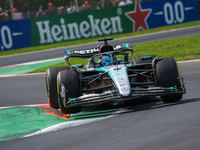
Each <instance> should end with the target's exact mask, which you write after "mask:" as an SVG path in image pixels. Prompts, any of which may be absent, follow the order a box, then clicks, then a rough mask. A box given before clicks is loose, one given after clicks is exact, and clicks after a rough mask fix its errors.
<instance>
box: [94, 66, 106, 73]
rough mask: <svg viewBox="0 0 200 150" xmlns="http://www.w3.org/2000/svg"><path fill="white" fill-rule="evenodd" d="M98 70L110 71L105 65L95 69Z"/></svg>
mask: <svg viewBox="0 0 200 150" xmlns="http://www.w3.org/2000/svg"><path fill="white" fill-rule="evenodd" d="M95 70H96V71H102V72H108V69H106V68H105V67H100V68H97V69H95Z"/></svg>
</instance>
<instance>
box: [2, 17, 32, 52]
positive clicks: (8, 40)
mask: <svg viewBox="0 0 200 150" xmlns="http://www.w3.org/2000/svg"><path fill="white" fill-rule="evenodd" d="M30 41H31V35H30V19H25V20H17V21H5V22H0V51H5V50H9V49H17V48H23V47H29V46H30V45H31V44H30Z"/></svg>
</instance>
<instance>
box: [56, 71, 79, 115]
mask: <svg viewBox="0 0 200 150" xmlns="http://www.w3.org/2000/svg"><path fill="white" fill-rule="evenodd" d="M57 82H58V83H57V89H58V103H59V108H60V110H61V112H62V113H64V114H72V113H78V112H80V111H81V106H78V107H69V108H66V107H65V106H64V103H63V95H64V97H65V99H66V101H68V99H69V98H76V97H78V96H79V79H78V73H77V71H74V70H64V71H60V72H59V73H58V76H57Z"/></svg>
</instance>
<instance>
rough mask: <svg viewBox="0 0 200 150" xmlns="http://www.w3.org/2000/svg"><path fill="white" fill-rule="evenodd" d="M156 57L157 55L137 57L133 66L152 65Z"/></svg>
mask: <svg viewBox="0 0 200 150" xmlns="http://www.w3.org/2000/svg"><path fill="white" fill-rule="evenodd" d="M155 57H156V56H155V55H146V56H139V57H135V58H133V60H132V63H133V64H142V63H151V62H152V60H153V59H154V58H155Z"/></svg>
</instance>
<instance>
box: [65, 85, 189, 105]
mask: <svg viewBox="0 0 200 150" xmlns="http://www.w3.org/2000/svg"><path fill="white" fill-rule="evenodd" d="M185 93H186V90H185V88H184V87H183V88H182V89H181V90H180V89H177V88H176V87H150V88H131V94H130V95H129V96H128V97H123V96H120V95H118V92H117V90H109V91H106V92H103V93H101V94H88V95H83V96H80V97H78V98H71V99H69V100H68V102H67V101H66V99H65V97H66V95H65V96H61V97H62V99H63V104H64V106H65V107H75V106H82V105H88V104H95V103H108V102H114V103H117V102H122V101H127V100H133V99H137V98H143V97H151V96H171V95H177V94H185Z"/></svg>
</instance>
